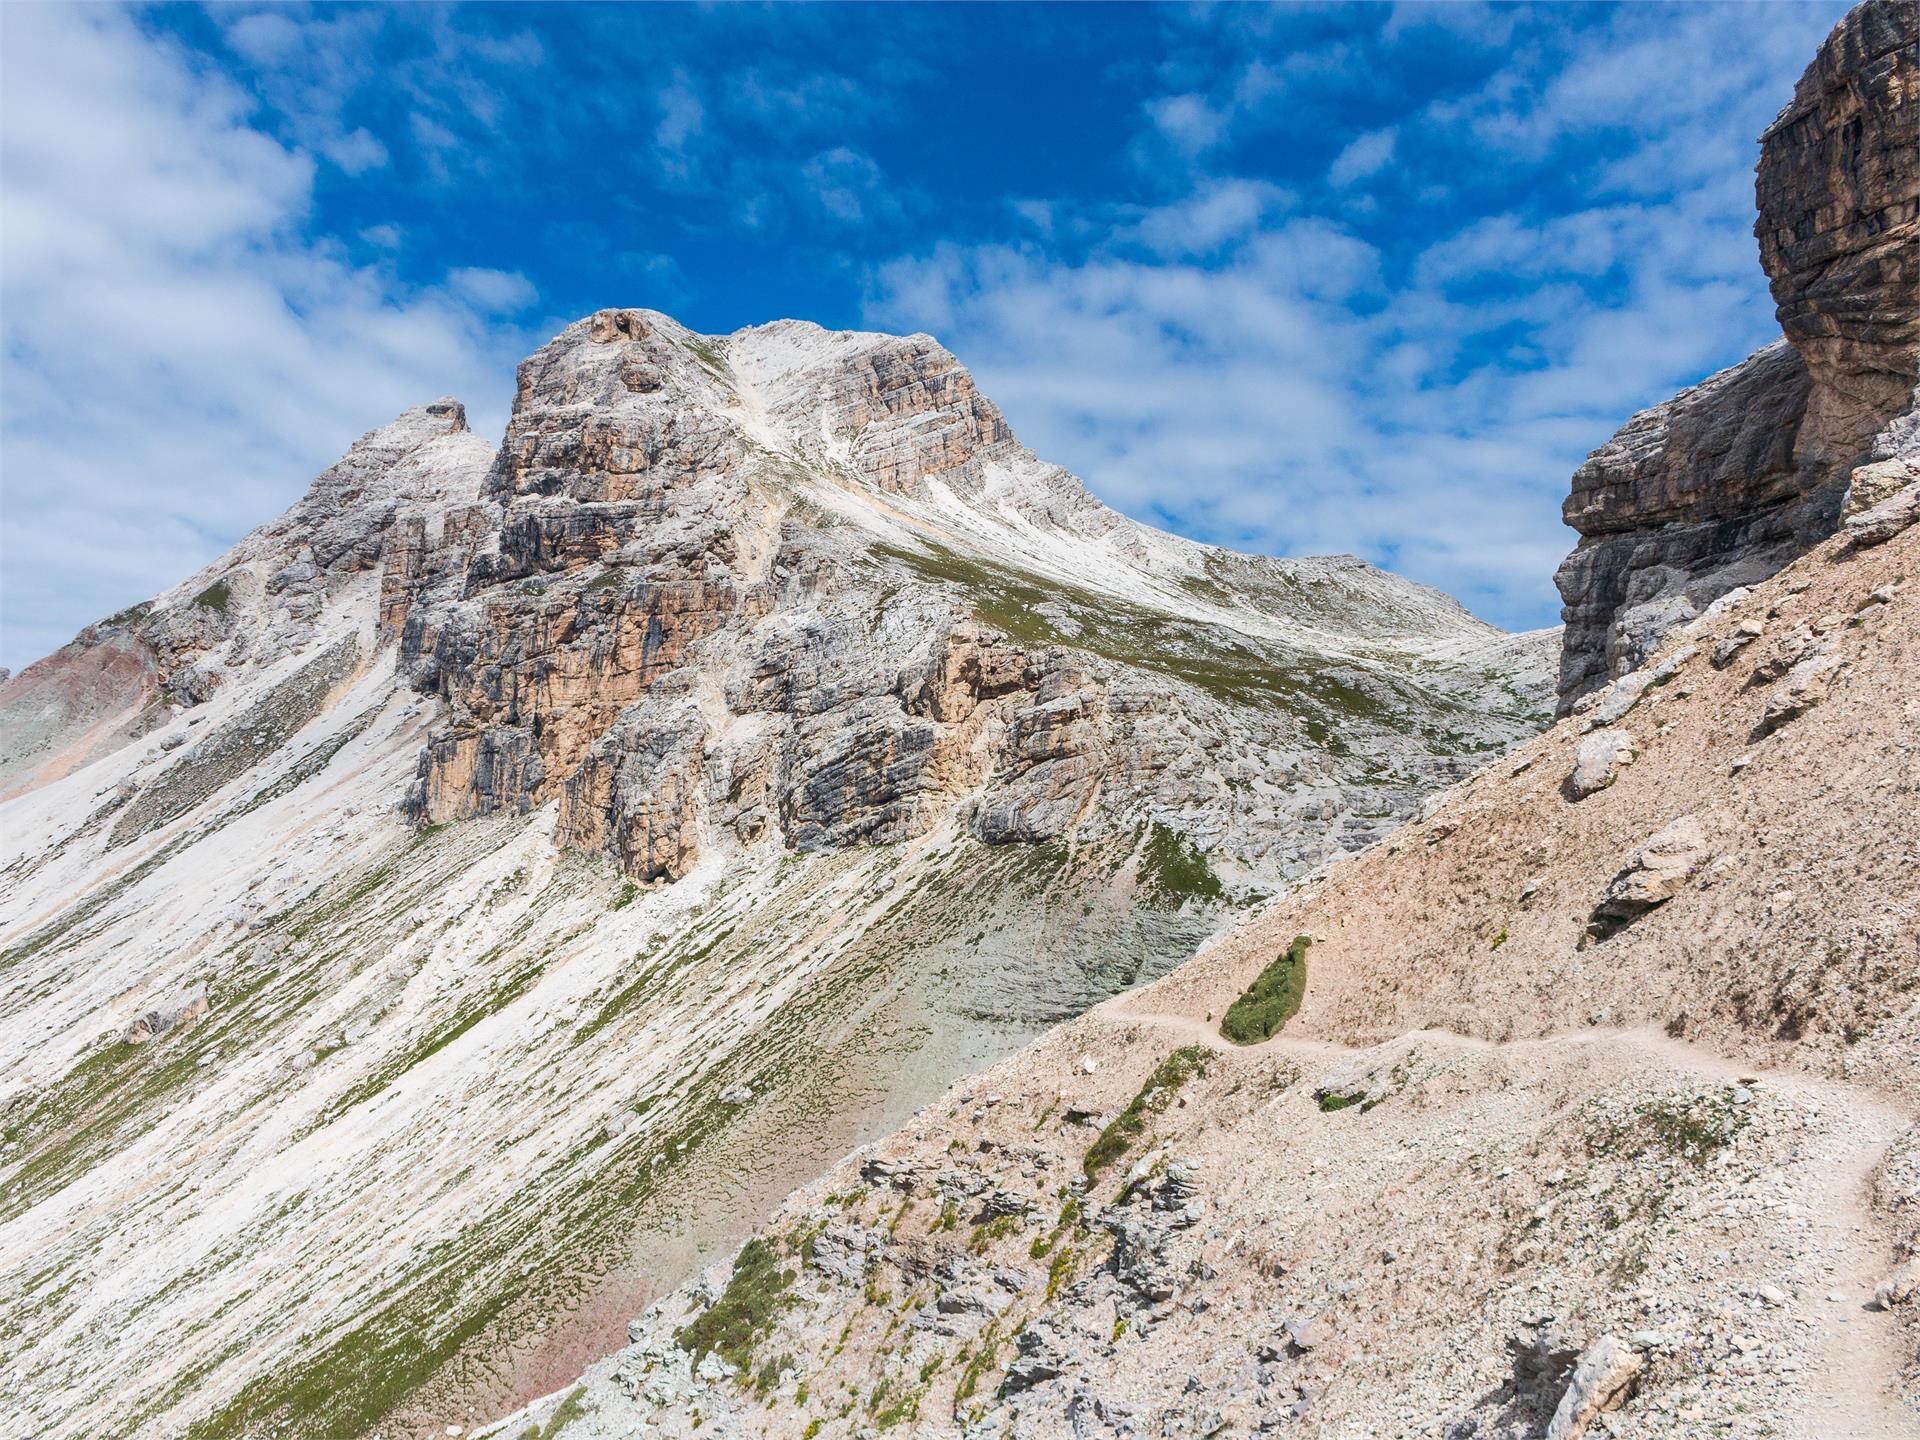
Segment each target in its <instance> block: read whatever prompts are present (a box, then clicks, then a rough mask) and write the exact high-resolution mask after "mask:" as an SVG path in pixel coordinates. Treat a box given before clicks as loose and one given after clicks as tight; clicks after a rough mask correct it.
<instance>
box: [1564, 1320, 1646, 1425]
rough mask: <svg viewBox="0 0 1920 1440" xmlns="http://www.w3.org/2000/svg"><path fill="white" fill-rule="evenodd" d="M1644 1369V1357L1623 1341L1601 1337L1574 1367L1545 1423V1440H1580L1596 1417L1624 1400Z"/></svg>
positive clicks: (1608, 1336)
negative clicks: (1557, 1402) (1555, 1407)
mask: <svg viewBox="0 0 1920 1440" xmlns="http://www.w3.org/2000/svg"><path fill="white" fill-rule="evenodd" d="M1645 1366H1646V1360H1645V1358H1644V1357H1643V1356H1642V1355H1641V1354H1640V1352H1639V1351H1638V1350H1636V1349H1634V1348H1633V1346H1631V1345H1629V1344H1628V1343H1627V1342H1626V1341H1625V1340H1622V1339H1620V1338H1619V1337H1618V1336H1617V1335H1606V1336H1602V1337H1601V1338H1600V1340H1598V1341H1597V1342H1595V1344H1594V1345H1593V1348H1592V1349H1590V1350H1588V1351H1587V1353H1586V1354H1584V1355H1582V1356H1581V1357H1580V1363H1579V1364H1578V1365H1576V1366H1574V1367H1573V1378H1572V1379H1571V1380H1570V1381H1568V1382H1567V1391H1566V1394H1564V1395H1562V1396H1561V1397H1560V1405H1559V1408H1558V1409H1556V1410H1555V1411H1554V1412H1553V1419H1552V1420H1550V1421H1549V1422H1548V1423H1547V1436H1546V1440H1580V1437H1581V1436H1582V1435H1585V1434H1586V1433H1587V1427H1588V1426H1589V1425H1591V1424H1593V1421H1594V1418H1595V1417H1596V1416H1598V1415H1599V1414H1600V1413H1601V1412H1602V1411H1604V1410H1612V1409H1614V1408H1616V1407H1617V1406H1619V1405H1620V1404H1621V1403H1622V1402H1623V1401H1624V1400H1625V1399H1626V1398H1627V1394H1628V1392H1629V1391H1630V1390H1631V1389H1632V1387H1633V1382H1634V1381H1635V1380H1636V1379H1638V1378H1639V1375H1640V1372H1641V1370H1642V1369H1644V1368H1645Z"/></svg>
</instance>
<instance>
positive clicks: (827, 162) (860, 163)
mask: <svg viewBox="0 0 1920 1440" xmlns="http://www.w3.org/2000/svg"><path fill="white" fill-rule="evenodd" d="M801 176H802V179H803V181H804V183H803V185H802V186H801V187H800V188H801V191H802V193H804V194H805V195H807V196H808V198H810V199H811V200H812V202H813V203H814V204H815V205H817V206H818V207H819V208H820V209H821V210H822V211H824V212H825V213H826V214H827V215H829V216H831V217H832V218H833V219H835V220H839V221H843V222H845V223H846V224H848V225H860V224H865V223H867V222H869V221H874V220H883V219H889V218H891V217H893V216H896V215H898V214H899V212H900V205H899V201H898V200H896V199H895V198H894V192H893V187H891V186H890V185H889V184H888V183H887V177H886V174H885V172H883V171H882V170H881V169H880V167H879V166H878V165H876V164H875V163H874V162H873V159H872V157H870V156H868V155H866V154H863V153H862V152H861V151H858V150H855V149H852V148H851V147H849V146H846V145H838V146H835V147H834V148H833V149H831V150H823V151H821V152H820V153H819V154H818V155H815V156H814V157H813V158H812V159H811V160H809V161H807V163H806V165H805V166H804V167H803V168H802V170H801Z"/></svg>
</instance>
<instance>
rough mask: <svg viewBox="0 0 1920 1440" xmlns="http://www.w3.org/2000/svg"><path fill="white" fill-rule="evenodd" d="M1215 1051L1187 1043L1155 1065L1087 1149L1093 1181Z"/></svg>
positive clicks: (1202, 1069) (1085, 1164)
mask: <svg viewBox="0 0 1920 1440" xmlns="http://www.w3.org/2000/svg"><path fill="white" fill-rule="evenodd" d="M1212 1054H1213V1052H1212V1051H1210V1050H1208V1049H1207V1047H1206V1046H1204V1045H1183V1046H1181V1047H1180V1048H1179V1049H1178V1050H1176V1051H1174V1052H1173V1053H1172V1054H1171V1055H1169V1056H1167V1058H1166V1059H1164V1060H1162V1061H1161V1062H1160V1063H1159V1064H1158V1065H1156V1066H1154V1069H1153V1073H1152V1074H1151V1075H1149V1076H1148V1077H1147V1083H1146V1084H1144V1085H1142V1086H1141V1087H1140V1093H1139V1094H1137V1095H1135V1096H1134V1097H1133V1099H1131V1100H1129V1101H1128V1102H1127V1108H1126V1109H1124V1110H1122V1111H1121V1112H1120V1113H1119V1114H1118V1115H1116V1116H1114V1117H1113V1119H1112V1120H1110V1121H1109V1122H1108V1123H1107V1127H1106V1129H1104V1130H1102V1131H1101V1132H1100V1134H1099V1135H1098V1136H1097V1137H1096V1138H1095V1139H1094V1142H1093V1144H1092V1145H1090V1146H1089V1147H1088V1148H1087V1154H1086V1158H1085V1159H1084V1160H1083V1161H1082V1162H1081V1166H1082V1168H1083V1169H1085V1171H1086V1172H1087V1178H1088V1179H1089V1180H1091V1179H1093V1178H1094V1177H1095V1176H1097V1175H1099V1173H1100V1172H1101V1171H1102V1170H1104V1169H1106V1168H1107V1167H1108V1166H1109V1165H1111V1164H1113V1162H1114V1161H1116V1160H1118V1159H1119V1158H1120V1157H1121V1156H1122V1155H1124V1154H1126V1153H1127V1151H1128V1150H1130V1149H1132V1148H1133V1145H1134V1142H1135V1141H1137V1140H1138V1139H1139V1138H1140V1137H1141V1136H1142V1135H1143V1134H1145V1133H1146V1129H1147V1119H1148V1117H1149V1116H1153V1115H1158V1114H1159V1113H1160V1112H1161V1111H1163V1110H1165V1109H1166V1108H1167V1106H1169V1105H1171V1104H1172V1103H1173V1097H1174V1096H1175V1095H1177V1094H1178V1093H1179V1092H1180V1087H1181V1086H1183V1085H1185V1084H1186V1083H1187V1082H1188V1081H1189V1080H1191V1079H1192V1078H1193V1077H1194V1076H1195V1075H1200V1074H1204V1073H1205V1071H1206V1068H1207V1061H1208V1060H1209V1059H1211V1058H1212Z"/></svg>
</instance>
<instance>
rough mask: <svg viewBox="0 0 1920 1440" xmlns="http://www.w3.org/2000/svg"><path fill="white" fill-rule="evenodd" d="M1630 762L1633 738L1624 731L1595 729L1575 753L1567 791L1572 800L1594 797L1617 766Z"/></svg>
mask: <svg viewBox="0 0 1920 1440" xmlns="http://www.w3.org/2000/svg"><path fill="white" fill-rule="evenodd" d="M1632 763H1633V736H1631V735H1629V734H1628V733H1627V732H1626V731H1625V730H1595V731H1594V732H1593V733H1592V734H1591V735H1588V736H1586V737H1585V738H1584V739H1582V740H1581V742H1580V748H1579V750H1578V751H1577V752H1575V755H1574V761H1573V773H1572V774H1571V775H1570V776H1568V777H1567V792H1568V794H1569V795H1571V796H1572V798H1573V799H1575V800H1584V799H1586V798H1587V796H1589V795H1597V794H1598V793H1599V792H1600V791H1602V790H1604V789H1606V788H1607V786H1609V785H1611V784H1612V783H1613V781H1614V777H1615V776H1616V775H1617V774H1618V773H1619V771H1620V767H1621V766H1623V765H1631V764H1632Z"/></svg>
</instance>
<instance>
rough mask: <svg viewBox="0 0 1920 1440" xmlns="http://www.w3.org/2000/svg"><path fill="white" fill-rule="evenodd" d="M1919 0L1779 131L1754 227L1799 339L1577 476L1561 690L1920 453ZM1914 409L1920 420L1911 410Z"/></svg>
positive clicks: (1683, 404) (1610, 673)
mask: <svg viewBox="0 0 1920 1440" xmlns="http://www.w3.org/2000/svg"><path fill="white" fill-rule="evenodd" d="M1915 32H1916V7H1915V5H1914V3H1913V0H1870V3H1867V4H1863V5H1860V6H1858V7H1857V8H1855V9H1854V10H1853V11H1852V12H1851V13H1850V14H1848V15H1847V17H1846V18H1845V19H1844V20H1842V21H1841V23H1840V24H1839V25H1838V26H1837V27H1835V29H1834V31H1833V34H1832V35H1831V36H1829V37H1828V39H1827V42H1826V44H1825V45H1824V46H1823V47H1822V48H1821V51H1820V54H1819V55H1818V56H1817V57H1816V58H1815V60H1814V62H1813V64H1812V65H1810V66H1809V67H1808V69H1807V72H1806V74H1805V75H1804V76H1802V77H1801V80H1800V83H1799V85H1798V86H1797V87H1796V88H1795V91H1794V96H1793V101H1792V103H1791V104H1790V105H1788V106H1787V108H1786V109H1785V110H1784V111H1782V112H1781V115H1780V117H1779V118H1778V119H1777V120H1775V121H1774V123H1773V124H1772V125H1771V126H1770V127H1768V129H1767V132H1766V134H1765V135H1763V136H1762V137H1761V142H1760V143H1761V156H1760V163H1759V167H1758V170H1757V177H1758V178H1757V182H1756V186H1755V191H1756V198H1757V201H1758V207H1759V218H1758V220H1757V221H1756V223H1755V225H1754V233H1755V235H1756V237H1757V238H1758V240H1759V244H1760V259H1761V263H1762V265H1763V266H1764V267H1765V269H1766V273H1767V276H1768V279H1769V281H1770V283H1771V286H1772V290H1773V296H1774V299H1775V302H1776V304H1777V307H1778V314H1779V318H1780V324H1781V328H1782V329H1783V330H1784V332H1785V335H1786V340H1785V341H1784V342H1776V343H1774V344H1772V345H1769V346H1767V347H1765V348H1764V349H1762V350H1760V351H1758V352H1756V353H1755V354H1754V355H1753V356H1751V357H1750V358H1748V359H1747V360H1746V361H1744V362H1742V363H1741V364H1740V365H1737V366H1735V367H1734V368H1732V369H1730V370H1726V371H1723V372H1722V373H1720V374H1718V375H1715V376H1713V377H1712V378H1710V379H1708V380H1706V381H1703V382H1702V383H1701V384H1699V385H1697V386H1695V387H1693V388H1692V389H1690V390H1686V391H1683V392H1682V393H1681V394H1679V395H1677V396H1675V397H1674V398H1673V399H1672V400H1669V401H1666V402H1665V403H1663V404H1661V405H1656V406H1654V407H1653V408H1652V409H1649V410H1645V411H1642V412H1641V413H1640V414H1638V415H1636V416H1634V417H1633V418H1632V419H1631V420H1629V421H1628V422H1627V424H1626V425H1625V426H1624V427H1623V428H1622V429H1621V430H1620V432H1619V433H1618V434H1616V435H1615V436H1614V437H1613V439H1612V440H1610V441H1608V442H1607V444H1605V445H1603V446H1601V447H1600V449H1598V450H1596V451H1594V452H1593V454H1592V455H1591V456H1590V457H1588V460H1587V462H1586V464H1584V465H1583V466H1581V467H1580V469H1579V470H1578V471H1576V472H1575V474H1574V477H1573V488H1572V493H1571V494H1570V495H1569V497H1568V499H1567V502H1566V505H1565V507H1564V511H1563V514H1564V516H1565V519H1566V522H1567V524H1568V525H1570V526H1572V527H1573V528H1574V529H1575V530H1577V531H1578V532H1579V533H1580V537H1581V538H1580V542H1579V544H1578V546H1577V547H1576V548H1575V550H1574V551H1573V553H1572V554H1571V555H1569V556H1568V557H1567V559H1566V561H1565V562H1564V563H1563V564H1562V565H1561V567H1560V571H1559V574H1558V575H1557V576H1556V577H1555V578H1556V581H1557V583H1558V585H1559V587H1560V594H1561V597H1562V599H1563V601H1564V602H1565V610H1564V618H1565V620H1566V635H1565V645H1564V648H1563V651H1562V656H1561V670H1560V704H1561V708H1562V710H1565V709H1567V708H1570V707H1571V706H1572V704H1573V702H1574V701H1576V700H1578V699H1579V698H1580V697H1581V696H1582V695H1584V694H1586V693H1588V692H1589V691H1592V690H1594V689H1596V688H1597V687H1599V686H1600V685H1602V684H1604V683H1605V682H1606V681H1607V680H1608V679H1610V678H1612V677H1614V676H1617V675H1620V674H1623V673H1625V672H1626V671H1628V670H1631V669H1633V668H1634V667H1636V666H1637V665H1639V664H1640V663H1641V661H1642V660H1644V659H1645V658H1646V656H1647V655H1648V654H1649V653H1651V651H1652V649H1653V648H1654V647H1655V646H1656V645H1657V644H1658V643H1659V640H1660V637H1661V636H1663V635H1665V634H1666V633H1667V632H1668V630H1670V629H1671V628H1672V627H1673V626H1674V625H1676V624H1678V623H1681V622H1684V621H1686V620H1689V619H1691V618H1692V617H1693V616H1695V615H1697V614H1698V613H1699V612H1700V611H1701V610H1702V609H1703V608H1704V607H1705V606H1706V605H1708V604H1709V603H1711V602H1712V601H1713V600H1714V599H1716V598H1718V597H1719V596H1720V595H1723V594H1725V593H1726V592H1727V591H1729V590H1731V589H1733V588H1734V587H1735V586H1738V585H1746V584H1751V583H1753V582H1754V581H1756V580H1759V579H1763V578H1765V577H1766V576H1768V575H1771V574H1772V573H1773V572H1774V571H1776V570H1778V569H1779V568H1780V567H1781V566H1782V565H1783V564H1785V563H1786V562H1787V561H1789V560H1791V559H1793V558H1794V557H1795V556H1797V555H1800V554H1803V553H1804V552H1805V551H1806V550H1808V549H1809V548H1811V547H1812V546H1813V545H1815V544H1817V543H1818V542H1819V541H1820V540H1822V539H1824V538H1825V537H1827V536H1828V535H1831V534H1832V533H1833V532H1834V530H1835V528H1836V527H1837V526H1838V524H1839V522H1840V518H1841V514H1842V510H1843V506H1844V504H1845V498H1846V495H1847V492H1848V487H1849V483H1850V481H1851V479H1852V476H1853V473H1854V471H1855V470H1856V469H1858V468H1860V467H1862V466H1863V465H1880V466H1882V467H1883V470H1884V467H1886V466H1887V465H1888V464H1889V463H1890V462H1891V464H1892V465H1893V466H1894V468H1895V469H1896V470H1898V471H1899V474H1898V475H1895V476H1891V477H1889V476H1887V475H1886V474H1879V475H1878V476H1877V477H1868V483H1867V484H1865V485H1863V486H1862V496H1861V498H1862V499H1863V500H1864V499H1865V498H1866V492H1867V490H1868V489H1870V488H1874V487H1875V486H1878V487H1879V489H1880V490H1885V489H1886V488H1888V487H1889V486H1890V484H1891V481H1892V480H1896V479H1904V478H1907V477H1906V467H1907V466H1908V465H1909V464H1910V463H1911V459H1912V456H1913V454H1914V450H1913V423H1912V420H1911V418H1910V416H1911V412H1912V411H1913V409H1914V395H1915V379H1916V356H1917V355H1920V130H1917V129H1916V115H1917V114H1920V69H1917V68H1916V63H1915ZM1903 417H1908V418H1905V419H1903Z"/></svg>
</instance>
